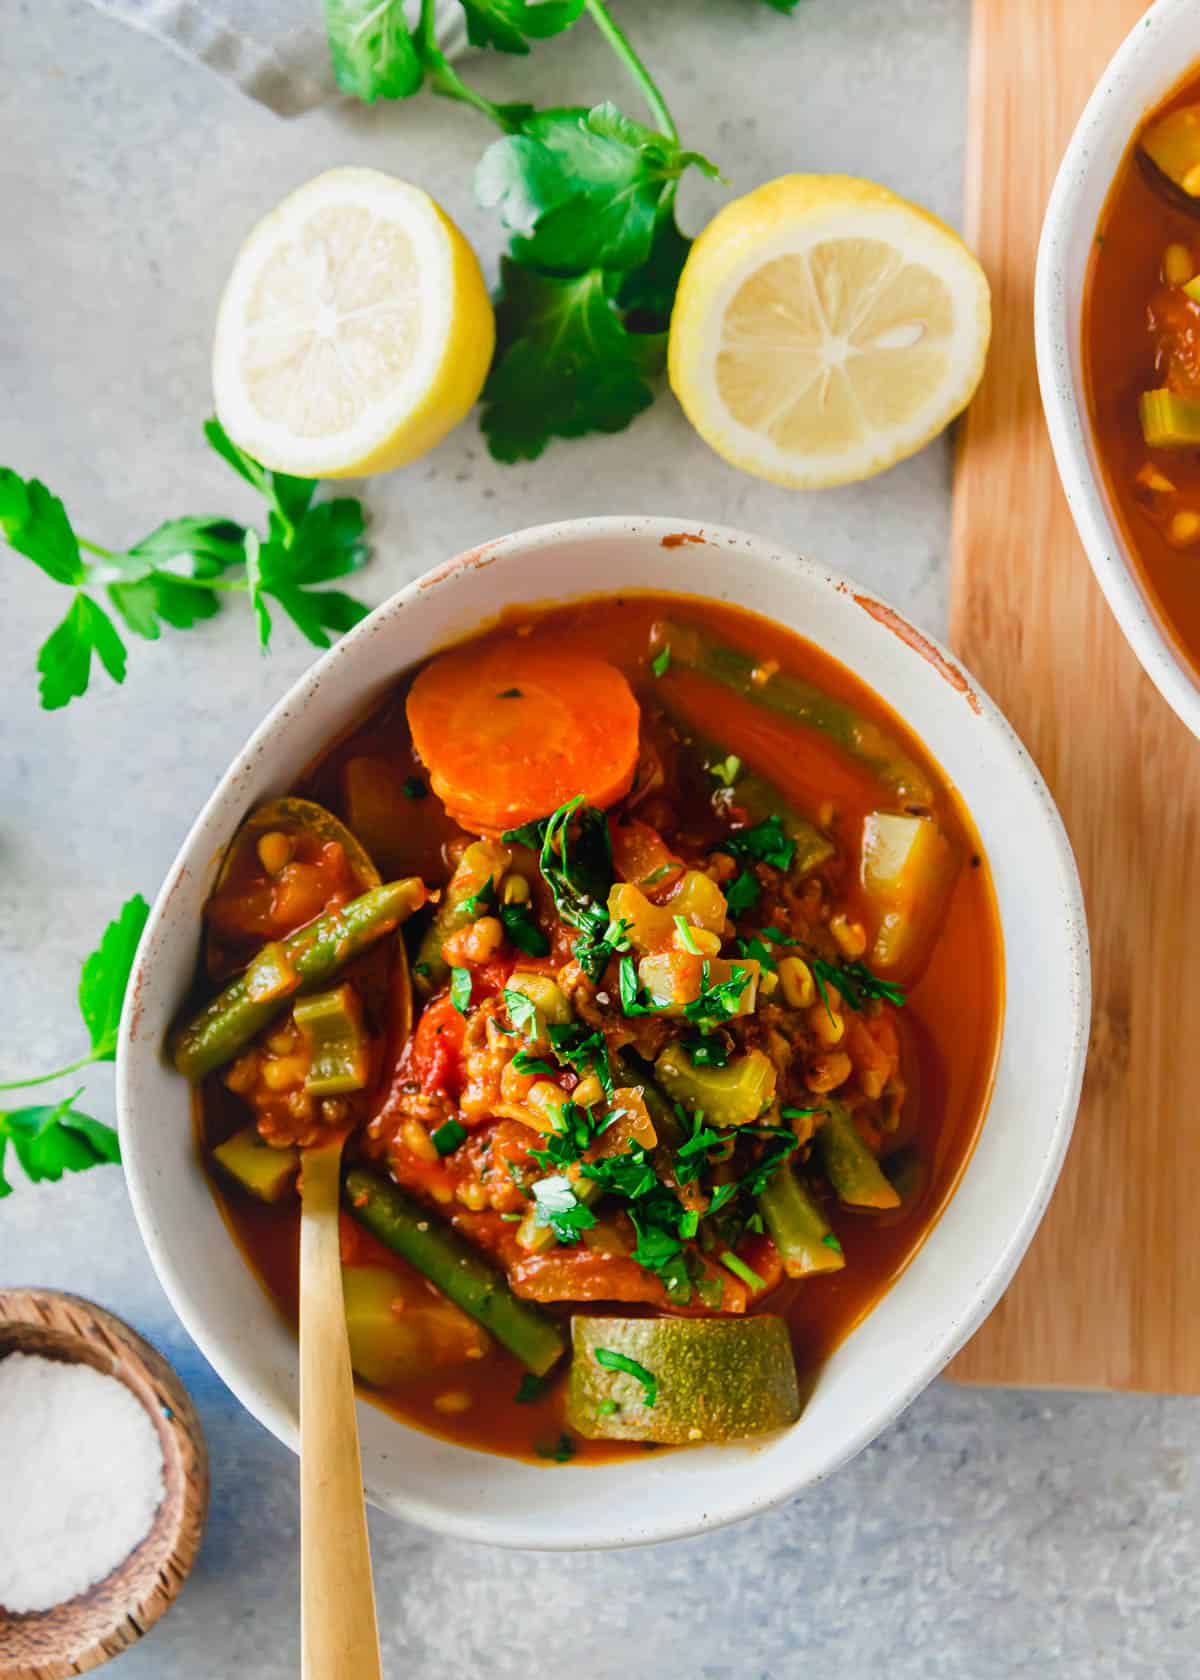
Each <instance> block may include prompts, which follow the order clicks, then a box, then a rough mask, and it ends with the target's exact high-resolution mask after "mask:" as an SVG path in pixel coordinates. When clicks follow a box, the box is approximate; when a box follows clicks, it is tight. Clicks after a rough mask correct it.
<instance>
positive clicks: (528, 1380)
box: [513, 1371, 550, 1406]
mask: <svg viewBox="0 0 1200 1680" xmlns="http://www.w3.org/2000/svg"><path fill="white" fill-rule="evenodd" d="M549 1387H550V1379H549V1378H547V1377H535V1376H534V1374H533V1372H532V1371H525V1372H523V1373H522V1375H521V1380H520V1382H519V1383H518V1384H517V1392H516V1393H515V1394H514V1395H513V1399H514V1400H515V1401H516V1402H517V1405H518V1406H531V1405H532V1404H533V1402H534V1401H535V1400H540V1399H541V1398H542V1395H543V1394H545V1392H546V1390H547V1389H548V1388H549Z"/></svg>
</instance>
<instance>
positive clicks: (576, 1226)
mask: <svg viewBox="0 0 1200 1680" xmlns="http://www.w3.org/2000/svg"><path fill="white" fill-rule="evenodd" d="M533 1199H534V1203H535V1212H534V1216H533V1222H534V1224H535V1225H540V1226H542V1227H546V1226H549V1228H550V1230H552V1231H553V1232H554V1235H555V1236H556V1237H557V1238H558V1240H559V1242H560V1243H574V1242H578V1241H579V1233H580V1232H581V1231H590V1230H591V1228H592V1226H593V1225H594V1224H595V1223H596V1215H595V1214H594V1213H593V1212H592V1210H591V1208H590V1207H588V1206H587V1205H586V1203H584V1202H581V1201H580V1200H579V1197H578V1196H577V1195H576V1194H575V1191H574V1189H573V1188H572V1186H571V1181H570V1179H568V1178H563V1177H554V1178H540V1179H539V1180H538V1182H537V1183H536V1184H535V1185H534V1187H533Z"/></svg>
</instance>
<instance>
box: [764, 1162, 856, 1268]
mask: <svg viewBox="0 0 1200 1680" xmlns="http://www.w3.org/2000/svg"><path fill="white" fill-rule="evenodd" d="M758 1211H759V1212H760V1213H761V1214H762V1216H763V1219H764V1221H765V1222H766V1227H767V1230H768V1231H769V1232H770V1233H771V1240H772V1241H773V1242H774V1244H775V1247H776V1248H777V1249H778V1250H779V1256H780V1259H781V1260H782V1261H783V1269H784V1271H785V1272H786V1273H787V1275H788V1277H793V1278H800V1277H813V1276H815V1275H816V1274H817V1273H818V1272H840V1271H841V1269H842V1267H843V1266H844V1265H845V1264H846V1256H845V1255H844V1254H843V1253H842V1249H841V1244H840V1243H839V1242H838V1240H837V1238H836V1237H835V1236H834V1235H833V1232H832V1231H831V1230H830V1229H829V1226H828V1225H827V1224H826V1223H825V1220H824V1219H823V1218H822V1216H821V1210H820V1209H819V1208H818V1207H817V1204H816V1203H815V1202H814V1201H813V1199H812V1197H811V1196H810V1195H809V1193H808V1191H807V1190H806V1189H805V1188H804V1186H803V1185H802V1184H801V1183H800V1180H799V1179H798V1178H797V1177H796V1175H795V1173H794V1172H793V1171H792V1169H791V1167H789V1166H786V1165H784V1166H782V1167H780V1168H779V1170H778V1172H776V1174H775V1175H774V1177H773V1178H771V1179H770V1180H768V1182H767V1185H766V1187H765V1188H764V1189H763V1190H761V1191H760V1192H759V1195H758Z"/></svg>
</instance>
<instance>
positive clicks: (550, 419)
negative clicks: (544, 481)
mask: <svg viewBox="0 0 1200 1680" xmlns="http://www.w3.org/2000/svg"><path fill="white" fill-rule="evenodd" d="M641 356H642V351H641V349H640V348H639V346H638V344H637V341H636V336H635V335H634V334H632V333H630V332H629V331H628V330H627V329H626V327H625V325H624V323H623V322H622V320H621V317H620V315H619V314H618V313H617V311H616V310H615V309H614V308H613V305H612V301H611V298H610V294H609V281H608V279H607V277H606V275H605V273H604V272H603V271H602V270H601V269H598V268H594V269H589V270H588V271H587V272H586V273H584V274H578V275H574V276H570V277H567V278H559V277H557V276H554V275H549V274H538V273H535V272H534V271H533V270H531V269H527V268H522V267H520V266H519V264H517V263H515V262H513V261H512V259H511V258H508V257H506V258H504V259H503V260H502V261H501V264H500V296H499V302H498V304H497V309H496V358H495V360H494V362H493V363H492V370H491V372H490V373H489V374H488V379H487V384H486V385H485V386H484V390H483V404H484V407H483V417H482V420H481V425H482V428H483V432H484V435H485V436H486V438H487V441H488V448H489V449H490V451H491V453H492V455H493V456H494V457H495V458H496V460H498V461H532V460H536V459H537V457H538V456H539V455H540V454H541V453H542V451H543V450H544V449H545V447H546V445H547V444H548V443H549V441H550V439H551V438H552V437H563V438H576V437H583V436H584V434H585V433H587V432H619V431H623V430H624V428H625V427H626V426H628V424H629V423H630V421H631V420H633V419H634V418H635V417H636V416H637V415H638V414H640V413H641V412H642V410H643V409H644V408H648V407H649V406H650V404H651V403H652V402H653V400H654V394H653V392H652V391H651V389H650V387H649V385H648V384H647V383H646V380H645V378H644V376H643V365H642V360H641Z"/></svg>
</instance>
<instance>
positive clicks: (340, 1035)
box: [293, 981, 370, 1097]
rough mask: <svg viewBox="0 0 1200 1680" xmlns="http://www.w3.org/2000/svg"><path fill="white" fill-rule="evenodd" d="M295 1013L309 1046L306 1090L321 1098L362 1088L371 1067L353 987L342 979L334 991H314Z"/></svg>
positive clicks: (359, 1008) (340, 1094) (298, 1005)
mask: <svg viewBox="0 0 1200 1680" xmlns="http://www.w3.org/2000/svg"><path fill="white" fill-rule="evenodd" d="M293 1013H294V1015H295V1019H296V1025H297V1026H298V1027H299V1028H300V1031H301V1032H302V1033H303V1034H304V1038H305V1041H306V1043H307V1045H308V1053H309V1058H310V1066H309V1071H308V1077H307V1078H306V1079H305V1081H304V1088H305V1090H306V1091H311V1092H312V1093H313V1095H314V1096H320V1097H334V1096H342V1095H344V1094H345V1093H346V1092H348V1091H361V1090H362V1089H363V1087H364V1085H365V1084H366V1083H367V1077H368V1074H369V1072H370V1068H369V1058H368V1055H367V1036H366V1033H365V1031H364V1030H363V1018H362V1005H361V1003H360V1002H359V1000H358V993H357V992H356V991H355V990H354V987H353V986H351V985H350V984H348V983H347V982H345V981H343V983H342V984H341V985H340V986H334V987H333V989H332V990H331V991H328V992H314V993H313V995H312V996H311V997H306V998H302V999H301V1001H300V1002H299V1003H298V1004H297V1005H296V1007H295V1010H294V1012H293Z"/></svg>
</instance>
